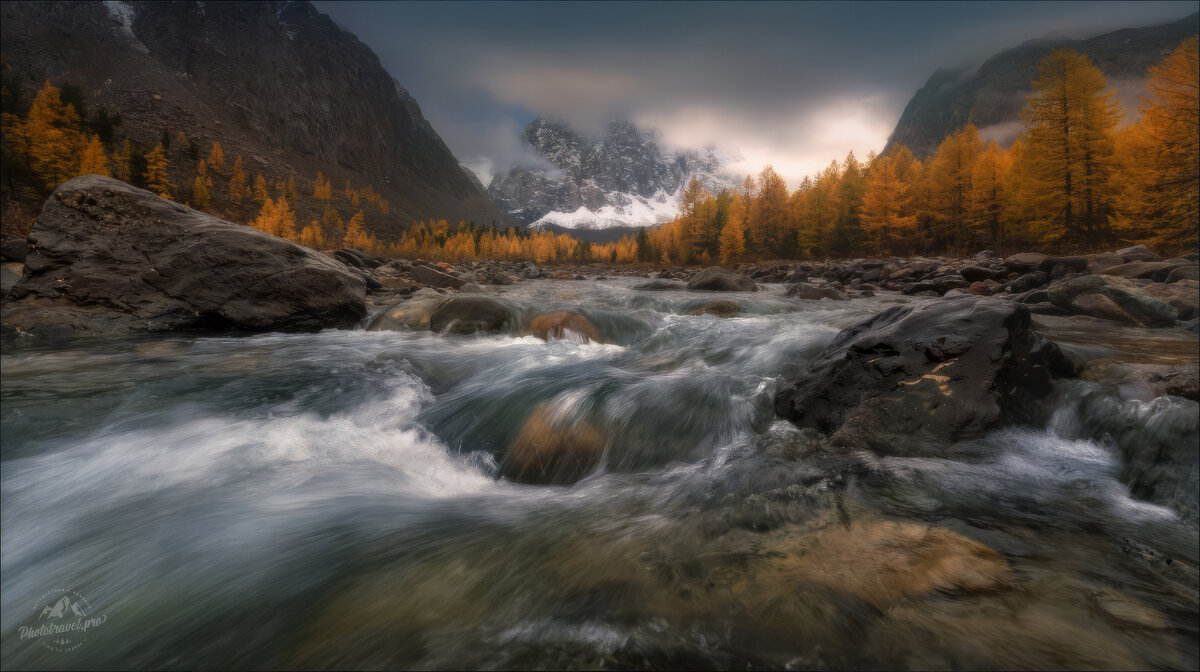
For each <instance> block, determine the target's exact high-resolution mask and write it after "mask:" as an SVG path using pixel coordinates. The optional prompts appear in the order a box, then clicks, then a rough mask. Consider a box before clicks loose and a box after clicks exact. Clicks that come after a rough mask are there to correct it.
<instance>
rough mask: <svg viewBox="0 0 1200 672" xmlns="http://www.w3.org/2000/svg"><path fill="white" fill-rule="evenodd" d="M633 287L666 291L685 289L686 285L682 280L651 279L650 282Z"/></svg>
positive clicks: (644, 290)
mask: <svg viewBox="0 0 1200 672" xmlns="http://www.w3.org/2000/svg"><path fill="white" fill-rule="evenodd" d="M633 288H634V289H637V290H640V291H643V292H666V291H670V290H677V289H685V288H686V285H684V284H683V283H682V282H671V281H669V280H651V281H650V282H643V283H642V284H640V285H634V286H633Z"/></svg>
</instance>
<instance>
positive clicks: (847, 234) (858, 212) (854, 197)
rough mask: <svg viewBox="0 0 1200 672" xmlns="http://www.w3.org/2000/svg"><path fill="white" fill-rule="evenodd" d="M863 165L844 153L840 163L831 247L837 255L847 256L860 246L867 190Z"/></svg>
mask: <svg viewBox="0 0 1200 672" xmlns="http://www.w3.org/2000/svg"><path fill="white" fill-rule="evenodd" d="M865 169H866V166H865V165H864V164H863V163H862V162H860V161H859V160H858V159H857V158H855V156H854V152H850V153H848V154H847V155H846V159H845V160H844V161H843V162H842V171H841V179H840V180H839V182H838V186H837V210H838V215H837V221H835V222H834V227H833V236H832V239H831V240H830V250H831V251H832V252H833V253H834V254H836V255H838V256H849V255H851V254H853V252H854V250H855V249H856V248H857V247H858V245H859V239H860V237H861V235H862V219H861V217H862V202H863V194H864V193H865V192H866V187H867V179H866V174H865V173H866V170H865Z"/></svg>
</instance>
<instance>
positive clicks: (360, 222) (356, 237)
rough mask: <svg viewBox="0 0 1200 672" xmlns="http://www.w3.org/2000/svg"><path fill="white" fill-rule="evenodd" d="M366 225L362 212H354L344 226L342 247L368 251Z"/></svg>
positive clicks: (369, 239) (368, 242) (369, 240)
mask: <svg viewBox="0 0 1200 672" xmlns="http://www.w3.org/2000/svg"><path fill="white" fill-rule="evenodd" d="M439 223H441V222H439ZM366 225H367V218H366V217H365V216H364V215H363V211H362V210H359V211H358V212H355V213H354V216H353V217H351V218H350V224H349V225H347V226H346V235H345V237H343V238H342V247H352V248H354V249H358V250H365V249H369V248H370V247H371V237H370V235H369V234H368V233H367V226H366ZM447 233H448V231H447Z"/></svg>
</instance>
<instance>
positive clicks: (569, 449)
mask: <svg viewBox="0 0 1200 672" xmlns="http://www.w3.org/2000/svg"><path fill="white" fill-rule="evenodd" d="M603 454H604V435H603V434H601V433H600V430H598V429H596V428H595V427H593V426H592V425H590V424H588V423H587V422H584V421H582V420H578V419H574V418H571V417H568V414H567V413H565V412H563V410H562V409H558V408H555V407H554V406H553V404H548V403H547V404H541V405H539V406H537V407H536V408H534V409H533V412H532V413H530V414H529V419H528V420H526V421H525V425H524V426H523V427H522V428H521V432H520V433H519V434H518V435H517V438H516V440H515V441H513V444H512V446H511V447H510V448H509V450H508V453H507V454H506V455H505V456H504V459H503V461H501V464H500V468H501V471H502V472H503V473H504V475H505V476H506V477H508V478H510V479H512V480H514V481H520V482H522V483H535V484H540V485H567V484H570V483H574V482H575V481H578V480H579V479H581V478H583V477H584V476H586V475H587V474H588V473H589V472H591V471H592V469H594V468H595V467H596V464H597V463H599V461H600V458H601V456H602V455H603Z"/></svg>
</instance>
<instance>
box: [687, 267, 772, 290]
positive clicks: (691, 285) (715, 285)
mask: <svg viewBox="0 0 1200 672" xmlns="http://www.w3.org/2000/svg"><path fill="white" fill-rule="evenodd" d="M687 288H688V289H689V290H693V291H708V292H757V291H758V286H757V285H755V284H754V281H753V280H751V279H750V278H747V277H746V276H744V275H739V274H737V273H730V272H729V271H727V270H725V269H723V268H721V267H719V266H712V267H710V268H706V269H704V270H703V271H700V272H699V273H697V274H696V275H695V276H694V277H693V278H692V279H691V280H689V281H688V283H687Z"/></svg>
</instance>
